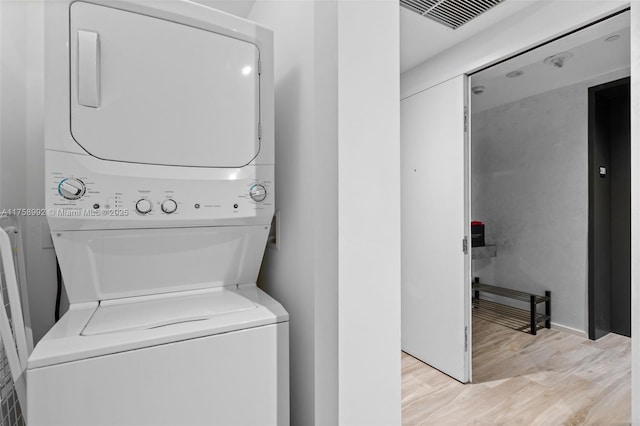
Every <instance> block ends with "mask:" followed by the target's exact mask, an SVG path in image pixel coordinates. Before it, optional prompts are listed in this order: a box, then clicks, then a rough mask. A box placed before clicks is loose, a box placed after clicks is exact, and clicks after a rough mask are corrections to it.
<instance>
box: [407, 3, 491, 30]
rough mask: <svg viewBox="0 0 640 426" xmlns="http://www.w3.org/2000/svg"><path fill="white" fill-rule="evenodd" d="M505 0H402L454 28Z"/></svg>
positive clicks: (413, 9)
mask: <svg viewBox="0 0 640 426" xmlns="http://www.w3.org/2000/svg"><path fill="white" fill-rule="evenodd" d="M503 1H504V0H400V4H401V5H402V6H404V7H405V8H407V9H409V10H410V11H412V12H415V13H418V14H420V15H422V16H426V17H427V18H431V19H433V20H434V21H436V22H439V23H440V24H442V25H446V26H447V27H449V28H453V29H454V30H455V29H456V28H458V27H461V26H462V25H464V24H466V23H467V22H469V21H471V20H472V19H474V18H476V17H478V16H480V15H482V14H483V13H484V12H486V11H487V10H489V9H491V8H493V7H495V6H497V5H499V4H500V3H502V2H503Z"/></svg>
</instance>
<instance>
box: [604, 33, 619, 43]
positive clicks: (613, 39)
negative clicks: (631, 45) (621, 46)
mask: <svg viewBox="0 0 640 426" xmlns="http://www.w3.org/2000/svg"><path fill="white" fill-rule="evenodd" d="M619 38H620V34H614V35H610V36H609V37H607V38H605V39H604V41H607V42H612V41H616V40H618V39H619Z"/></svg>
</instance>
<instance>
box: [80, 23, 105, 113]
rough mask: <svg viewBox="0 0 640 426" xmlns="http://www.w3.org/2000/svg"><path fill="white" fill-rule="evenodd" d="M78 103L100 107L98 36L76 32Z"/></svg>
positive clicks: (92, 33) (88, 32)
mask: <svg viewBox="0 0 640 426" xmlns="http://www.w3.org/2000/svg"><path fill="white" fill-rule="evenodd" d="M78 103H79V104H80V105H83V106H86V107H91V108H98V107H99V106H100V35H99V34H98V33H96V32H93V31H84V30H78Z"/></svg>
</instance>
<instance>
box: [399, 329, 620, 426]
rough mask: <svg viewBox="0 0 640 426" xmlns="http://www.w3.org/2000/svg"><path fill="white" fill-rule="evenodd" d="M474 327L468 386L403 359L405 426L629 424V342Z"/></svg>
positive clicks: (554, 332) (615, 337)
mask: <svg viewBox="0 0 640 426" xmlns="http://www.w3.org/2000/svg"><path fill="white" fill-rule="evenodd" d="M473 323H474V326H473V377H474V380H473V382H474V383H473V384H469V385H463V384H461V383H459V382H458V381H456V380H454V379H452V378H450V377H449V376H447V375H445V374H443V373H441V372H439V371H438V370H435V369H433V368H431V367H429V366H428V365H426V364H423V363H422V362H420V361H418V360H417V359H415V358H413V357H411V356H409V355H407V354H406V353H402V422H403V424H404V425H467V424H479V425H500V424H503V425H514V424H523V425H561V424H562V425H622V424H630V422H631V339H629V338H627V337H624V336H619V335H616V334H609V335H607V336H605V337H603V338H602V339H600V340H599V341H597V342H593V341H590V340H586V339H584V338H581V337H578V336H574V335H571V334H567V333H564V332H561V331H557V330H546V329H544V330H541V331H538V335H537V336H532V335H530V334H526V333H522V332H517V331H514V330H511V329H508V328H506V327H503V326H500V325H497V324H493V323H490V322H487V321H484V320H481V319H476V318H474V321H473Z"/></svg>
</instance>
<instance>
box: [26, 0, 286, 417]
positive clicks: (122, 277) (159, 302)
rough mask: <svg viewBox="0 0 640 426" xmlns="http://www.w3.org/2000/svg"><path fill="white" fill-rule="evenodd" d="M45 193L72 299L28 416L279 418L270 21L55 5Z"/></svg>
mask: <svg viewBox="0 0 640 426" xmlns="http://www.w3.org/2000/svg"><path fill="white" fill-rule="evenodd" d="M45 14H46V15H45V16H46V20H45V22H46V29H45V38H46V42H45V43H46V50H45V55H46V56H45V73H46V76H45V84H46V87H45V93H46V100H45V102H46V106H45V110H46V124H45V138H46V139H45V148H46V154H45V155H46V157H45V163H46V182H45V186H46V187H45V190H46V207H47V216H48V221H49V225H50V228H51V234H52V238H53V242H54V245H55V250H56V255H57V257H58V260H59V262H60V267H61V271H62V276H63V278H64V284H65V289H66V292H67V295H68V298H69V302H70V308H69V311H68V312H67V313H66V314H65V315H64V316H63V317H62V318H61V319H60V321H59V322H58V323H56V325H55V326H54V327H53V328H52V329H51V330H50V332H49V333H48V334H47V335H46V336H45V337H44V338H43V339H42V340H41V341H40V342H39V343H38V345H37V346H36V348H35V349H34V351H33V353H32V354H31V356H30V357H29V361H28V367H27V375H26V377H27V409H26V413H27V421H28V424H29V425H83V426H84V425H261V426H262V425H287V424H289V374H288V372H289V357H288V350H289V349H288V348H289V346H288V314H287V312H286V311H285V310H284V309H283V307H282V306H281V305H280V304H279V303H278V302H276V301H275V300H274V299H272V298H271V297H269V296H268V295H267V294H265V293H264V292H263V291H261V290H260V289H259V288H257V287H256V284H255V282H256V279H257V275H258V271H259V268H260V264H261V261H262V257H263V253H264V249H265V245H266V242H267V237H268V234H269V227H270V222H271V218H272V216H273V212H274V207H273V202H274V185H273V176H274V140H273V63H272V58H273V52H272V50H273V48H272V46H273V36H272V33H271V32H270V31H269V30H267V29H265V28H263V27H261V26H258V25H256V24H254V23H252V22H249V21H246V20H244V19H240V18H237V17H234V16H231V15H228V14H225V13H222V12H219V11H216V10H213V9H211V8H208V7H205V6H202V5H199V4H196V3H191V2H188V1H153V2H151V1H128V0H119V1H94V0H85V1H71V0H59V1H55V2H47V4H46V12H45Z"/></svg>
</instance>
